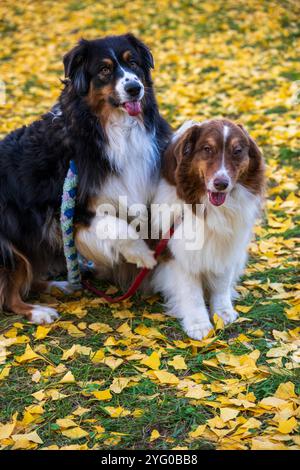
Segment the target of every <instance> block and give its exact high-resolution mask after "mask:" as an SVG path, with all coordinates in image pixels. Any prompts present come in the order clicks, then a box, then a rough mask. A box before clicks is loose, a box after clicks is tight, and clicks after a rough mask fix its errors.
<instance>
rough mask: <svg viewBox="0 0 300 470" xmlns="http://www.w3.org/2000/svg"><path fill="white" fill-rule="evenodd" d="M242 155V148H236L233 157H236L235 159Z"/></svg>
mask: <svg viewBox="0 0 300 470" xmlns="http://www.w3.org/2000/svg"><path fill="white" fill-rule="evenodd" d="M241 153H242V148H241V147H236V148H235V149H234V150H233V155H234V156H235V157H238V156H239V155H240V154H241Z"/></svg>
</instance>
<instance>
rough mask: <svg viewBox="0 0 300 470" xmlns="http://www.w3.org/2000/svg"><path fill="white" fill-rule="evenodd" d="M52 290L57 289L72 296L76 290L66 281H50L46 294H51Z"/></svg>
mask: <svg viewBox="0 0 300 470" xmlns="http://www.w3.org/2000/svg"><path fill="white" fill-rule="evenodd" d="M52 289H58V290H60V291H61V292H63V293H64V294H73V293H74V292H75V291H76V290H77V288H76V286H74V285H72V284H70V283H69V282H68V281H50V282H48V286H47V290H46V292H47V293H49V294H50V293H51V291H52Z"/></svg>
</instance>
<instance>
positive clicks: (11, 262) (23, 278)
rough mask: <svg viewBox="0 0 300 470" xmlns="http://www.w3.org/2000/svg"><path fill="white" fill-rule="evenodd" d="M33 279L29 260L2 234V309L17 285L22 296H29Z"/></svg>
mask: <svg viewBox="0 0 300 470" xmlns="http://www.w3.org/2000/svg"><path fill="white" fill-rule="evenodd" d="M32 277H33V276H32V268H31V264H30V262H29V261H28V259H27V258H26V257H25V256H24V255H23V254H22V253H21V252H20V251H19V250H17V249H16V248H15V247H14V246H13V245H12V244H11V243H9V242H8V241H7V240H6V239H5V238H4V237H3V236H2V235H1V234H0V309H2V308H3V307H4V306H6V305H7V304H8V303H9V300H10V297H11V292H12V290H13V288H14V287H16V285H18V286H20V287H19V289H18V290H19V292H20V294H21V295H22V296H23V295H27V294H28V292H29V290H30V286H31V283H32Z"/></svg>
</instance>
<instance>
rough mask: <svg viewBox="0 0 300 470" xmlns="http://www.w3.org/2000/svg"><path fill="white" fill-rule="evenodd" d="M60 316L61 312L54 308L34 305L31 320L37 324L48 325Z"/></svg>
mask: <svg viewBox="0 0 300 470" xmlns="http://www.w3.org/2000/svg"><path fill="white" fill-rule="evenodd" d="M58 318H59V314H58V313H57V311H56V310H55V309H54V308H51V307H44V306H42V305H34V306H33V308H32V312H31V317H30V321H31V322H32V323H35V324H36V325H46V324H49V323H53V322H54V321H55V320H57V319H58Z"/></svg>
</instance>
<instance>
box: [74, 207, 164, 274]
mask: <svg viewBox="0 0 300 470" xmlns="http://www.w3.org/2000/svg"><path fill="white" fill-rule="evenodd" d="M75 243H76V247H77V249H78V251H79V252H80V253H81V255H83V256H84V257H85V258H87V259H88V260H91V261H93V262H94V263H95V264H100V265H101V264H104V265H105V264H106V265H109V266H112V265H113V264H116V263H119V262H120V261H121V259H122V257H123V258H124V259H125V260H126V261H127V262H128V263H134V264H136V265H137V267H139V268H140V267H145V268H149V269H152V268H153V267H154V266H155V265H156V260H155V258H154V253H153V251H152V250H150V249H149V248H148V246H147V244H146V243H145V242H144V240H142V239H140V238H139V235H138V233H137V232H136V231H135V230H134V229H133V228H132V227H131V226H130V225H129V224H127V222H126V221H125V220H123V219H119V218H118V217H114V216H112V215H106V216H96V217H94V219H93V221H92V224H91V225H90V226H89V227H81V228H79V229H77V231H76V236H75Z"/></svg>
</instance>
